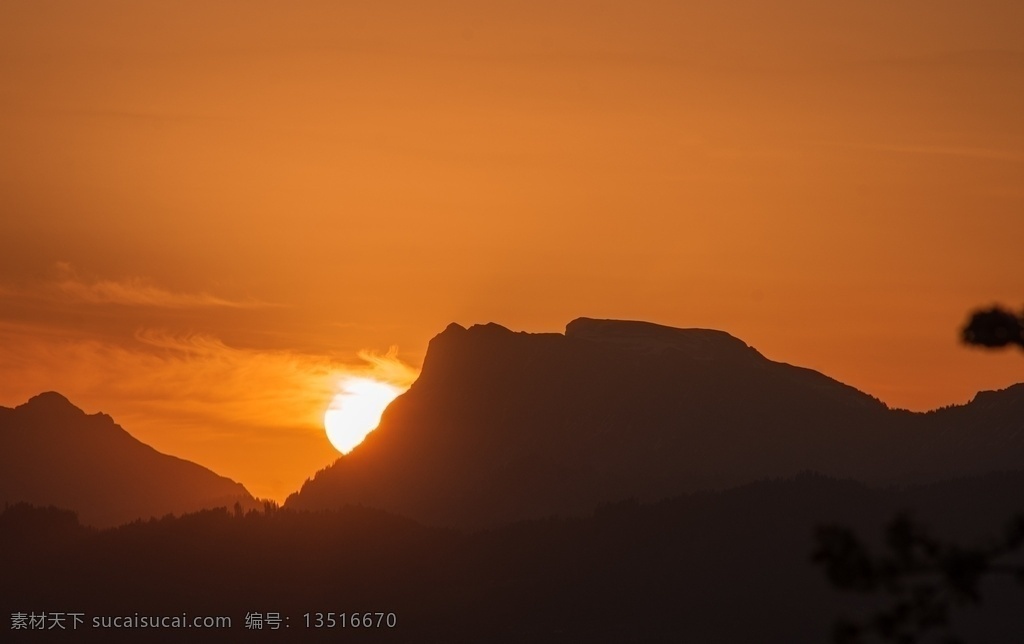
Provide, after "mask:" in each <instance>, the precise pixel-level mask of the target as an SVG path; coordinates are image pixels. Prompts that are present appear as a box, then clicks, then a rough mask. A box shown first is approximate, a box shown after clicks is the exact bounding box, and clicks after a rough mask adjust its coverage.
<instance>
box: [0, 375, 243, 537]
mask: <svg viewBox="0 0 1024 644" xmlns="http://www.w3.org/2000/svg"><path fill="white" fill-rule="evenodd" d="M0 500H2V501H4V502H6V503H17V502H29V503H35V504H39V505H51V504H52V505H55V506H58V507H64V508H68V509H71V510H74V511H75V512H77V513H78V514H79V516H80V518H81V520H82V521H83V523H89V524H93V525H96V526H98V527H105V526H110V525H117V524H119V523H124V522H127V521H131V520H134V519H137V518H148V517H150V516H162V515H164V514H170V513H174V514H179V513H182V512H187V511H195V510H199V509H202V508H208V507H216V506H223V505H228V506H230V505H232V504H234V503H235V502H238V503H241V504H243V505H244V506H245V507H255V505H256V500H255V499H254V498H253V497H252V495H251V494H249V492H248V491H247V490H246V489H245V487H244V486H243V485H241V484H240V483H237V482H235V481H232V480H231V479H228V478H226V477H223V476H220V475H218V474H216V473H215V472H213V471H211V470H209V469H207V468H205V467H203V466H201V465H199V464H197V463H194V462H192V461H189V460H186V459H182V458H179V457H177V456H173V455H169V454H164V453H162V452H159V451H157V450H156V449H154V448H153V447H152V446H150V445H147V444H146V443H143V442H142V441H140V440H138V439H137V438H135V437H134V436H132V435H131V434H130V433H129V432H127V431H126V430H125V429H124V428H123V427H121V426H120V425H118V424H117V423H116V422H114V419H113V418H112V417H111V416H109V415H108V414H105V413H96V414H86V413H85V412H84V411H83V410H81V409H79V408H78V407H76V406H75V405H74V404H73V403H71V401H70V400H68V399H67V398H66V397H65V396H63V395H62V394H59V393H57V392H53V391H49V392H43V393H41V394H38V395H36V396H33V397H32V398H30V399H29V400H28V401H27V402H25V403H23V404H21V405H18V406H16V407H14V408H7V407H0Z"/></svg>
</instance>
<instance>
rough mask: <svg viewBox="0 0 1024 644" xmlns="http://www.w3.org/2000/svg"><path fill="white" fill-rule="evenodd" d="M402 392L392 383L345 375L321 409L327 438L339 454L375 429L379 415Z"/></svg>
mask: <svg viewBox="0 0 1024 644" xmlns="http://www.w3.org/2000/svg"><path fill="white" fill-rule="evenodd" d="M400 393H402V389H401V388H399V387H396V386H395V385H392V384H389V383H386V382H381V381H380V380H374V379H373V378H366V377H362V376H359V377H355V376H352V377H347V378H344V379H342V381H341V382H340V383H339V391H338V393H337V394H335V396H334V398H333V399H332V400H331V405H330V407H328V409H327V411H326V412H324V428H325V429H326V430H327V438H328V439H329V440H330V441H331V444H332V445H334V447H335V449H337V450H338V451H339V452H341V453H342V454H348V453H349V452H350V451H352V448H354V447H355V446H356V445H358V444H359V443H361V442H363V439H364V438H366V435H367V434H369V433H370V432H372V431H373V430H374V429H376V428H377V425H378V424H379V423H380V416H381V414H382V413H384V409H385V408H386V407H387V406H388V404H390V403H391V401H392V400H394V399H395V398H397V397H398V394H400Z"/></svg>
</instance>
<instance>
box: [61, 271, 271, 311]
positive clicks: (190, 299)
mask: <svg viewBox="0 0 1024 644" xmlns="http://www.w3.org/2000/svg"><path fill="white" fill-rule="evenodd" d="M57 271H58V278H57V280H56V282H55V284H54V286H55V287H56V289H57V291H59V292H60V293H61V294H62V295H64V296H66V297H69V298H71V299H72V300H75V301H79V302H87V303H89V304H117V305H121V306H138V307H153V308H164V309H194V308H238V309H252V308H264V307H268V306H275V305H273V304H269V303H266V302H260V301H257V300H245V301H242V300H231V299H227V298H223V297H219V296H216V295H211V294H209V293H182V292H174V291H169V290H167V289H164V288H160V287H159V286H156V285H154V284H151V283H149V282H148V281H146V280H144V279H141V278H137V277H133V278H128V279H124V280H94V281H88V280H85V279H82V278H81V277H79V276H78V274H77V273H76V272H75V270H74V269H73V268H72V267H71V265H70V264H67V263H65V262H60V263H58V264H57Z"/></svg>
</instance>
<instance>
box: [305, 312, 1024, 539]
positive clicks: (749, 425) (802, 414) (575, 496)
mask: <svg viewBox="0 0 1024 644" xmlns="http://www.w3.org/2000/svg"><path fill="white" fill-rule="evenodd" d="M1022 411H1024V385H1018V386H1015V387H1011V388H1010V389H1007V390H1004V391H1001V392H985V393H983V394H979V395H978V397H977V398H976V399H975V400H974V401H973V402H972V403H970V404H968V405H966V406H961V407H954V408H947V409H944V410H941V411H938V412H931V413H925V414H919V413H911V412H908V411H903V410H893V409H889V408H888V407H886V405H884V404H883V403H882V402H881V401H879V400H877V399H875V398H873V397H871V396H869V395H868V394H865V393H863V392H860V391H858V390H857V389H855V388H853V387H850V386H848V385H845V384H843V383H840V382H838V381H836V380H833V379H832V378H829V377H827V376H825V375H823V374H821V373H818V372H816V371H813V370H811V369H805V368H801V367H796V366H793V365H789V364H785V363H781V362H775V361H772V360H769V359H767V358H765V357H764V356H763V355H761V354H760V353H758V352H757V351H756V350H755V349H753V348H752V347H750V346H748V345H747V344H745V343H744V342H742V341H741V340H739V339H737V338H735V337H733V336H731V335H729V334H728V333H725V332H722V331H714V330H708V329H676V328H671V327H666V326H661V325H657V324H652V323H648V322H634V321H618V320H593V319H588V318H580V319H577V320H574V321H572V322H570V323H569V324H568V326H567V327H566V332H565V333H564V334H558V333H541V334H530V333H521V332H520V333H516V332H513V331H510V330H509V329H506V328H504V327H502V326H499V325H497V324H493V323H492V324H485V325H476V326H472V327H470V328H468V329H467V328H463V327H462V326H459V325H457V324H452V325H449V326H448V328H446V329H445V330H444V331H443V332H442V333H440V334H439V335H437V336H435V337H434V338H433V339H432V340H431V342H430V345H429V347H428V350H427V354H426V357H425V360H424V364H423V369H422V372H421V375H420V377H419V379H418V380H417V381H416V382H415V383H414V384H413V386H412V387H411V388H410V389H409V390H408V391H407V392H406V393H405V394H403V395H402V396H399V397H398V398H397V399H396V400H395V401H394V402H393V403H392V404H391V405H390V406H389V407H388V409H387V410H386V411H385V413H384V415H383V417H382V419H381V423H380V425H379V426H378V428H377V429H376V430H375V431H374V432H372V433H370V434H369V435H368V436H367V438H366V439H365V440H364V441H363V443H362V444H360V445H359V446H358V447H356V448H355V449H354V450H352V452H351V453H349V454H348V455H346V456H344V457H342V458H340V459H338V460H337V461H336V462H335V463H334V464H333V465H331V466H329V467H328V468H326V469H325V470H322V471H320V472H318V473H317V474H316V476H315V477H314V478H313V479H311V480H308V481H307V482H306V483H305V484H304V485H303V487H302V489H301V490H300V491H299V492H298V493H296V494H293V495H292V496H291V497H290V498H289V499H288V501H287V502H286V507H291V508H296V509H325V508H335V507H340V506H343V505H345V504H349V503H359V504H365V505H368V506H373V507H379V508H382V509H384V510H387V511H390V512H395V513H397V514H401V515H404V516H409V517H412V518H415V519H417V520H419V521H423V522H425V523H429V524H443V525H455V526H463V527H479V526H488V525H495V524H499V523H503V522H508V521H514V520H518V519H525V518H532V517H540V516H546V515H554V514H579V513H583V512H587V511H589V510H590V509H592V508H593V507H594V506H595V505H597V504H599V503H603V502H610V501H616V500H621V499H624V498H630V497H633V498H637V499H639V500H657V499H660V498H665V497H669V496H674V495H677V494H680V493H684V492H688V491H693V490H698V489H722V488H726V487H730V486H734V485H739V484H743V483H747V482H751V481H755V480H759V479H764V478H768V477H779V476H792V475H793V474H795V473H797V472H799V471H802V470H805V469H813V470H815V471H819V472H822V473H824V474H826V475H830V476H839V477H847V478H853V479H857V480H861V481H865V482H871V483H900V482H905V483H909V482H923V481H929V480H938V479H941V478H946V477H950V476H961V475H968V474H975V473H984V472H989V471H995V470H1000V469H1012V468H1014V467H1017V466H1019V463H1021V462H1024V432H1021V429H1024V413H1022Z"/></svg>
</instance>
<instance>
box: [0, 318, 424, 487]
mask: <svg viewBox="0 0 1024 644" xmlns="http://www.w3.org/2000/svg"><path fill="white" fill-rule="evenodd" d="M417 373H418V372H417V370H416V369H415V368H414V367H412V366H410V365H407V364H405V363H403V362H402V361H401V360H400V359H399V358H398V357H397V352H396V351H395V350H394V349H392V350H391V351H389V352H387V353H385V354H377V353H374V352H370V351H363V352H359V354H358V356H357V357H354V358H352V359H350V360H342V359H338V358H336V357H332V356H327V355H323V354H311V353H302V352H296V351H289V350H268V349H253V348H244V347H236V346H230V345H228V344H227V343H225V342H223V341H222V340H221V339H219V338H218V337H216V336H214V335H210V334H201V333H190V334H176V333H172V332H168V331H164V330H160V329H141V330H139V331H137V332H136V334H135V336H134V338H132V339H129V340H127V341H116V340H107V339H97V338H94V337H89V336H77V335H74V334H60V333H59V332H55V333H53V334H49V335H47V334H39V333H38V332H37V331H36V330H35V329H33V328H31V327H25V326H24V325H19V324H11V323H5V322H2V321H0V380H2V381H3V382H5V383H9V386H7V387H5V391H4V395H5V398H4V399H3V400H0V404H2V405H5V406H12V405H18V404H21V403H23V402H25V400H27V399H28V398H30V397H31V396H33V395H35V394H38V393H40V392H42V391H49V390H56V391H59V392H61V393H63V394H64V395H66V396H68V398H69V399H70V400H71V401H72V402H73V403H75V404H76V405H79V406H81V407H82V408H84V409H86V411H88V412H89V413H93V412H96V411H103V412H106V413H108V414H110V415H111V416H113V417H114V419H115V420H116V421H117V422H119V423H121V424H122V425H123V426H124V427H125V429H127V430H128V431H129V432H131V433H132V434H133V435H135V436H136V437H137V438H139V439H140V440H142V441H143V442H146V443H149V444H152V445H153V446H154V447H156V448H157V449H159V450H160V451H164V452H167V453H171V454H174V455H176V456H180V457H182V458H187V459H190V460H195V461H197V462H199V463H201V464H203V465H206V466H208V467H211V468H212V469H214V470H215V471H217V472H218V473H221V474H225V475H227V476H231V477H232V478H235V479H236V480H239V481H241V482H242V483H244V484H245V485H246V486H247V487H249V489H250V490H251V491H253V492H254V493H256V494H258V495H261V496H270V497H274V498H277V499H283V498H284V496H285V495H286V494H288V493H290V492H292V491H294V490H295V489H297V488H298V486H299V485H300V484H301V483H302V481H303V480H304V479H305V478H306V477H308V476H310V475H312V473H313V472H315V471H316V470H317V469H319V468H321V467H323V466H324V465H326V464H328V463H329V462H330V461H331V460H333V458H336V457H337V453H336V452H334V451H333V449H332V448H331V447H330V445H329V444H328V443H327V440H326V438H325V435H324V429H323V414H324V412H325V411H326V409H327V408H328V405H329V404H330V401H331V399H332V398H333V397H334V395H335V394H336V393H337V387H338V383H339V382H342V381H343V380H344V379H345V378H346V377H350V376H353V375H358V376H373V377H375V378H378V379H381V380H386V381H388V382H390V383H392V384H395V385H396V386H399V387H402V388H405V387H407V386H408V385H409V384H410V383H411V380H412V379H415V376H416V375H417Z"/></svg>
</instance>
